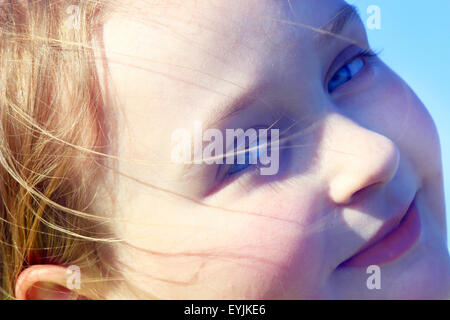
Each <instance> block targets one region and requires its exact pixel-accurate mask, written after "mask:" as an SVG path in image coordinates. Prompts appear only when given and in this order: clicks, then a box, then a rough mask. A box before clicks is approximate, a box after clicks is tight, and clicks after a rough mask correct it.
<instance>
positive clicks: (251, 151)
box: [227, 141, 262, 176]
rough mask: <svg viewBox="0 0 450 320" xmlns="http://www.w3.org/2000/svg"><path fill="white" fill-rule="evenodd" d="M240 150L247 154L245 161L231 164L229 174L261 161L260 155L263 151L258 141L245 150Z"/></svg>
mask: <svg viewBox="0 0 450 320" xmlns="http://www.w3.org/2000/svg"><path fill="white" fill-rule="evenodd" d="M238 152H243V153H244V156H245V162H244V163H236V164H232V165H230V169H229V170H228V172H227V175H228V176H231V175H233V174H236V173H238V172H241V171H243V170H245V169H247V168H248V167H250V166H251V165H254V164H257V163H258V161H259V155H260V153H262V147H261V146H260V145H259V143H258V142H256V141H255V142H254V143H253V144H252V145H250V146H248V147H247V148H246V149H245V150H241V151H238Z"/></svg>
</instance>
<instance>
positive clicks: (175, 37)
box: [131, 0, 345, 72]
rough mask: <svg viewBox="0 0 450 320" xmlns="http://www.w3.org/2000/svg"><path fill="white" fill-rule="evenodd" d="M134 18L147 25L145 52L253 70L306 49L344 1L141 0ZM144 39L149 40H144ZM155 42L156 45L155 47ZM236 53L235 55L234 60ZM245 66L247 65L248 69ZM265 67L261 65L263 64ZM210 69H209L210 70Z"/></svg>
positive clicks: (309, 47) (300, 53)
mask: <svg viewBox="0 0 450 320" xmlns="http://www.w3.org/2000/svg"><path fill="white" fill-rule="evenodd" d="M144 3H145V6H144V7H142V8H139V18H137V19H136V16H135V15H134V14H135V13H133V15H134V16H133V17H131V18H133V19H135V20H138V21H146V23H147V25H148V26H149V27H150V28H147V29H146V30H145V32H144V33H145V36H144V38H143V39H142V40H143V41H140V42H142V43H143V44H144V43H145V42H146V40H148V39H153V40H154V41H153V43H152V44H151V46H152V48H151V51H152V53H151V56H155V55H157V54H164V53H166V54H167V55H171V56H172V57H173V59H176V58H175V57H178V59H181V60H182V61H185V62H186V63H187V62H190V60H191V59H193V60H197V58H198V57H202V64H203V65H204V66H205V64H208V62H209V61H213V62H214V66H210V67H212V68H213V69H214V67H218V64H217V62H221V63H222V64H224V65H228V66H229V64H231V63H233V64H235V65H236V64H237V65H242V67H244V65H245V67H246V68H249V69H252V68H253V69H254V70H258V71H257V72H260V71H261V70H260V69H261V68H263V67H264V65H265V64H266V60H267V59H264V58H265V57H268V58H269V59H270V60H271V61H272V63H273V64H276V61H274V59H276V57H279V58H280V59H284V58H285V56H286V55H289V54H290V53H292V51H293V50H295V54H296V55H297V56H298V55H300V57H301V55H302V51H304V52H309V53H310V54H312V53H311V50H310V49H311V43H312V40H313V39H314V37H315V36H317V32H316V31H315V30H317V29H319V28H322V27H323V26H324V25H326V24H327V22H328V21H330V19H332V18H333V17H334V16H335V15H336V13H337V12H339V9H340V8H342V7H343V5H344V4H345V2H344V1H342V0H320V1H317V0H236V1H229V0H195V1H194V0H192V1H186V0H184V1H181V0H177V1H171V2H170V4H167V2H165V1H164V2H160V3H158V2H155V1H149V0H145V1H144ZM147 43H150V42H147ZM155 44H157V46H155ZM236 57H238V58H239V59H236ZM192 62H193V63H194V65H195V64H196V63H195V62H196V61H192ZM250 66H251V68H250ZM266 66H267V65H266ZM213 69H212V70H213Z"/></svg>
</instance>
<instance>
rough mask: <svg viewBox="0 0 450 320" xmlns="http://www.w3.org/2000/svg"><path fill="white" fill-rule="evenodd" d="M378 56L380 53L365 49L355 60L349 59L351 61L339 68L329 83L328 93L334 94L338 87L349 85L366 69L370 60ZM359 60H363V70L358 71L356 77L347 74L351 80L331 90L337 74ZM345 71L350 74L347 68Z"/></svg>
mask: <svg viewBox="0 0 450 320" xmlns="http://www.w3.org/2000/svg"><path fill="white" fill-rule="evenodd" d="M377 56H378V53H376V52H374V51H372V50H371V49H364V50H362V51H360V52H359V53H357V54H356V55H355V56H354V57H353V58H351V59H349V60H348V61H347V62H346V63H344V64H343V65H342V66H341V67H340V68H338V69H337V70H336V72H335V73H334V74H333V76H332V77H331V79H330V80H329V81H328V84H327V89H328V92H329V93H332V92H333V91H334V90H336V89H337V88H338V87H340V86H341V85H343V84H345V83H347V82H348V81H350V80H352V79H353V78H354V77H355V76H356V75H358V74H359V73H360V72H361V71H362V70H363V68H364V67H365V65H366V63H367V60H368V59H370V58H374V57H377ZM359 58H363V59H362V60H363V63H364V64H363V66H362V67H361V69H360V70H358V72H357V73H356V74H355V75H351V74H350V75H349V74H347V75H348V76H349V79H348V80H347V81H345V82H344V83H342V84H339V85H336V86H334V87H332V88H330V84H331V81H332V80H333V79H334V77H336V76H337V74H338V73H339V72H340V71H341V70H343V69H344V68H345V67H347V66H348V65H350V64H351V63H353V62H355V61H356V60H357V59H359ZM345 71H347V73H348V72H350V69H349V68H348V67H347V69H346V70H345Z"/></svg>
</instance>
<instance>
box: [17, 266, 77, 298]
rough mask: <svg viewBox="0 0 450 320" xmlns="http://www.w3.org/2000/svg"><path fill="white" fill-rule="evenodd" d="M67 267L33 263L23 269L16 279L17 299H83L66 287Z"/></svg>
mask: <svg viewBox="0 0 450 320" xmlns="http://www.w3.org/2000/svg"><path fill="white" fill-rule="evenodd" d="M67 270H68V269H67V268H66V267H63V266H59V265H34V266H31V267H28V268H27V269H25V270H23V271H22V272H21V273H20V275H19V277H18V278H17V281H16V286H15V295H16V299H18V300H76V299H85V298H84V297H82V296H80V295H79V294H77V293H76V292H75V291H73V290H71V289H69V288H67V284H66V282H67V278H68V272H67Z"/></svg>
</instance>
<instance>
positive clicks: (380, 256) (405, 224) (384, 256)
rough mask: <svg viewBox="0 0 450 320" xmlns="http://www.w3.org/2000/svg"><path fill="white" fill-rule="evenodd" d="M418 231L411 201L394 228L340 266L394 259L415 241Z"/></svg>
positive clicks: (417, 222)
mask: <svg viewBox="0 0 450 320" xmlns="http://www.w3.org/2000/svg"><path fill="white" fill-rule="evenodd" d="M420 231H421V225H420V216H419V212H418V211H417V208H416V206H415V203H413V204H412V205H411V207H410V208H409V210H408V212H407V213H406V214H405V216H404V217H403V219H402V221H401V222H400V224H399V225H398V226H397V228H396V229H395V230H393V231H392V232H391V233H389V234H388V235H387V236H386V237H384V238H383V239H382V240H380V241H379V242H377V243H375V244H374V245H372V246H371V247H369V248H367V249H365V250H364V251H362V252H360V253H358V254H357V255H356V256H353V257H352V258H350V259H349V260H347V261H345V262H344V263H342V264H341V266H343V267H367V266H370V265H380V264H384V263H388V262H391V261H393V260H396V259H398V258H399V257H400V256H402V255H403V254H405V253H406V252H407V251H408V250H409V249H411V247H412V246H413V245H414V244H415V243H416V242H417V240H418V239H419V236H420Z"/></svg>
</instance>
